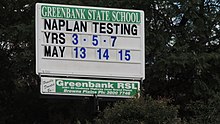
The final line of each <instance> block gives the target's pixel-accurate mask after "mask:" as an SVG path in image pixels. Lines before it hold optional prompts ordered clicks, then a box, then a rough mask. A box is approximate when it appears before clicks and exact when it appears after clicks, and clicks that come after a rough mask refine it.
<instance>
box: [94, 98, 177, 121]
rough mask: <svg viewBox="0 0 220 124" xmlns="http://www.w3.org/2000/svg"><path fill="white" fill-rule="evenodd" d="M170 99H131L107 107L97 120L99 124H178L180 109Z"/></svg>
mask: <svg viewBox="0 0 220 124" xmlns="http://www.w3.org/2000/svg"><path fill="white" fill-rule="evenodd" d="M168 103H169V100H168V99H161V100H153V99H152V98H150V97H147V98H146V99H143V98H140V99H129V100H125V101H120V102H117V103H115V104H114V105H113V107H107V108H106V109H105V110H104V111H103V112H102V113H100V115H99V116H98V118H97V119H96V123H97V124H175V123H176V124H177V123H180V122H181V119H180V118H178V117H177V115H178V107H176V106H173V105H168Z"/></svg>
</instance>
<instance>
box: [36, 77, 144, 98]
mask: <svg viewBox="0 0 220 124" xmlns="http://www.w3.org/2000/svg"><path fill="white" fill-rule="evenodd" d="M40 89H41V94H51V95H73V96H93V95H97V96H98V97H121V98H132V97H138V96H139V94H140V82H139V81H111V80H92V79H91V80H89V79H68V78H54V77H41V88H40Z"/></svg>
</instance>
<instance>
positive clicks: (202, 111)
mask: <svg viewBox="0 0 220 124" xmlns="http://www.w3.org/2000/svg"><path fill="white" fill-rule="evenodd" d="M186 109H187V110H188V111H190V112H192V117H191V118H190V123H192V124H219V123H220V113H219V110H220V93H217V94H216V95H214V96H213V97H212V98H208V99H207V100H206V101H201V100H198V101H192V102H191V104H189V105H188V106H187V107H186Z"/></svg>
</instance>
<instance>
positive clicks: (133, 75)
mask: <svg viewBox="0 0 220 124" xmlns="http://www.w3.org/2000/svg"><path fill="white" fill-rule="evenodd" d="M43 5H44V6H56V7H72V8H74V7H75V8H81V9H83V8H84V9H92V10H95V9H96V10H103V11H128V12H138V13H140V20H141V22H140V24H139V28H140V34H139V35H138V36H137V37H139V38H140V39H141V40H140V49H138V50H137V49H134V51H135V50H136V51H140V56H141V57H140V59H141V60H140V61H139V62H132V63H131V64H130V63H129V62H115V61H112V63H113V64H112V63H111V62H110V63H111V64H112V65H114V66H112V65H111V64H109V62H108V61H101V63H99V61H98V63H96V64H94V66H95V67H96V68H92V69H91V70H90V71H87V70H86V69H88V70H89V69H90V67H92V66H93V64H90V65H89V66H86V65H87V64H88V63H85V64H82V65H80V66H83V67H81V68H72V67H73V66H72V65H71V66H70V68H71V69H70V70H71V71H69V70H68V67H64V68H65V69H66V70H68V72H67V71H66V70H65V69H61V70H59V69H60V68H59V69H51V68H47V66H52V64H53V62H55V61H56V60H57V61H59V62H57V63H59V64H58V65H56V64H54V65H53V67H54V68H57V67H61V66H65V65H67V64H68V62H67V63H65V64H64V65H61V64H62V63H64V62H62V58H59V59H56V60H54V58H52V59H51V61H50V60H48V61H47V62H46V61H45V58H43V57H42V55H43V54H42V51H41V50H42V49H41V48H40V47H42V45H43V44H42V43H40V42H39V41H41V42H42V38H41V37H42V36H41V35H42V27H41V25H42V24H41V23H39V20H41V19H42V18H41V17H39V15H40V13H41V8H40V7H41V6H43ZM39 9H40V10H39ZM35 17H36V18H35V21H36V23H35V26H36V74H38V75H40V76H68V77H87V78H102V79H103V78H105V79H106V78H107V79H128V80H144V79H145V43H144V42H145V38H144V36H145V35H144V34H145V33H144V31H145V30H144V27H145V26H144V12H143V11H142V10H129V9H117V8H104V7H90V6H75V5H74V6H73V5H61V4H47V3H37V4H36V16H35ZM51 19H54V18H51ZM41 22H42V20H41ZM101 22H103V21H101ZM104 22H105V21H104ZM121 23H125V22H120V24H121ZM52 32H53V31H52ZM79 34H80V33H79ZM96 35H102V34H100V33H97V34H96ZM106 36H109V35H106ZM116 36H119V35H116ZM122 37H126V36H122ZM128 38H130V37H128ZM54 46H56V44H55V45H54ZM94 48H97V47H94ZM112 49H113V48H112ZM121 49H125V48H121ZM68 61H71V60H68ZM90 61H92V60H90ZM74 62H76V63H77V64H75V65H74V66H75V67H76V66H78V64H79V63H80V62H84V60H82V61H78V60H74ZM115 63H117V64H115ZM129 64H130V65H129ZM135 64H136V65H137V66H132V65H135ZM91 65H92V66H91ZM84 66H85V67H84ZM121 66H123V67H122V68H120V67H121ZM131 66H132V68H130V67H131ZM103 67H106V68H107V69H105V68H104V69H100V68H103ZM113 67H115V68H114V69H111V68H113ZM136 68H138V70H137V69H136ZM81 70H83V71H81ZM105 70H106V72H107V73H106V72H105ZM109 70H110V71H109ZM108 71H109V72H108Z"/></svg>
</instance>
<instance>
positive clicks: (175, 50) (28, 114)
mask: <svg viewBox="0 0 220 124" xmlns="http://www.w3.org/2000/svg"><path fill="white" fill-rule="evenodd" d="M36 2H44V3H60V4H70V5H83V6H87V5H88V6H96V7H99V6H100V7H114V8H125V9H138V10H143V11H144V12H145V18H146V20H145V27H143V28H145V39H146V41H145V44H146V46H145V49H146V56H145V61H146V68H145V70H146V80H145V81H144V85H143V89H142V92H143V93H142V97H141V98H140V99H133V100H126V101H125V100H123V101H121V102H117V103H116V104H114V105H113V104H112V102H100V107H101V110H102V111H101V112H100V113H99V114H98V113H96V114H94V110H93V99H91V98H87V99H81V100H76V99H75V100H74V99H58V98H52V99H47V98H41V95H40V92H39V77H38V76H37V75H36V74H35V27H34V26H35V3H36ZM219 11H220V1H219V0H83V1H82V0H41V1H40V0H0V123H1V124H48V123H51V124H69V123H78V124H79V123H112V124H114V123H142V124H143V123H147V124H154V123H155V124H159V123H170V124H173V123H176V124H177V123H192V124H196V123H198V124H218V123H220V49H219V42H220V12H219ZM108 104H109V107H107V108H106V109H104V108H105V107H106V106H107V105H108Z"/></svg>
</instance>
